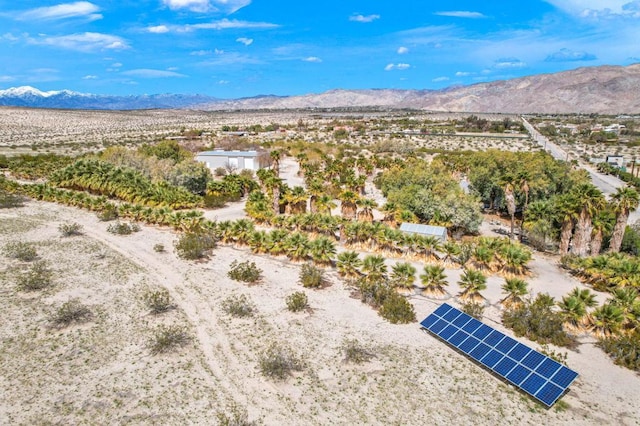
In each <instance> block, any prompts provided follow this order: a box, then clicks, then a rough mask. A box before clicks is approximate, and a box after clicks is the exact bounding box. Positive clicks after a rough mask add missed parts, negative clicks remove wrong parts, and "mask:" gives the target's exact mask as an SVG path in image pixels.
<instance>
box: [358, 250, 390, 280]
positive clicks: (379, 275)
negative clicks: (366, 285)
mask: <svg viewBox="0 0 640 426" xmlns="http://www.w3.org/2000/svg"><path fill="white" fill-rule="evenodd" d="M362 271H363V272H364V275H365V277H366V279H367V281H370V282H375V281H381V280H386V279H387V265H385V263H384V257H382V256H379V255H369V256H366V257H365V258H364V260H363V261H362Z"/></svg>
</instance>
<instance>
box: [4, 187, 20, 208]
mask: <svg viewBox="0 0 640 426" xmlns="http://www.w3.org/2000/svg"><path fill="white" fill-rule="evenodd" d="M24 201H25V198H24V197H21V196H19V195H14V194H11V193H9V192H6V191H3V190H1V189H0V209H12V208H15V207H22V206H24Z"/></svg>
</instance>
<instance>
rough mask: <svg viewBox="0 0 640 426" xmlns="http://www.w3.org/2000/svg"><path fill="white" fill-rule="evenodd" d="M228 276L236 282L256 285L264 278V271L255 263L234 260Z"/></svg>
mask: <svg viewBox="0 0 640 426" xmlns="http://www.w3.org/2000/svg"><path fill="white" fill-rule="evenodd" d="M227 275H228V276H229V278H231V279H232V280H235V281H242V282H245V283H252V284H255V283H257V282H258V281H260V278H262V269H260V268H258V267H257V266H256V263H255V262H251V261H248V260H247V261H244V262H238V261H237V260H234V261H233V262H231V269H230V270H229V272H227Z"/></svg>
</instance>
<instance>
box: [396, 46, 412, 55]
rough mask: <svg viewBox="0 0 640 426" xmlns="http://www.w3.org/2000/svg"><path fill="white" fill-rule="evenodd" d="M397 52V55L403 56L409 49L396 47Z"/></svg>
mask: <svg viewBox="0 0 640 426" xmlns="http://www.w3.org/2000/svg"><path fill="white" fill-rule="evenodd" d="M397 52H398V54H399V55H405V54H407V53H409V49H408V48H406V47H404V46H401V47H398V51H397Z"/></svg>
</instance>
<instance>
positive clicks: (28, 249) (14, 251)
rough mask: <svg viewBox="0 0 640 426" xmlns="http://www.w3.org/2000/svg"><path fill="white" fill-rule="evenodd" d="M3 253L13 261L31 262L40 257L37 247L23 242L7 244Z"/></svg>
mask: <svg viewBox="0 0 640 426" xmlns="http://www.w3.org/2000/svg"><path fill="white" fill-rule="evenodd" d="M2 253H3V254H4V255H5V256H7V257H9V258H12V259H18V260H21V261H23V262H31V261H32V260H35V259H36V258H37V257H38V253H37V252H36V249H35V247H33V245H31V244H29V243H25V242H23V241H11V242H8V243H7V244H5V246H4V248H3V249H2Z"/></svg>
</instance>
